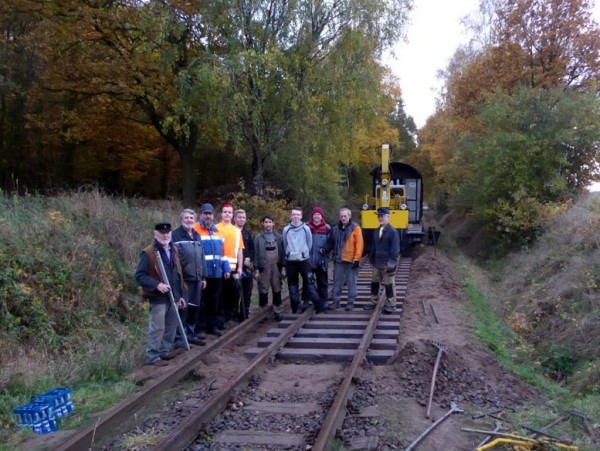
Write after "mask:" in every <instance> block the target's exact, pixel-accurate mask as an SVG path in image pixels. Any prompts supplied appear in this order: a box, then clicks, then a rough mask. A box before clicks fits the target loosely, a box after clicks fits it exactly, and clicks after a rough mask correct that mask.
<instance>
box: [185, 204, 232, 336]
mask: <svg viewBox="0 0 600 451" xmlns="http://www.w3.org/2000/svg"><path fill="white" fill-rule="evenodd" d="M200 212H201V218H200V220H199V221H198V222H196V224H194V230H195V231H196V232H198V234H199V235H200V239H201V240H202V246H203V249H204V260H205V262H206V289H205V291H204V293H203V295H202V302H201V303H200V313H199V315H198V322H197V323H196V334H197V335H198V337H199V338H206V334H211V335H214V336H216V337H220V336H221V335H223V334H222V333H221V331H220V330H219V329H218V327H217V326H218V319H217V308H218V306H219V301H220V297H221V282H222V280H227V279H229V277H230V276H231V267H230V266H229V261H228V260H227V257H226V256H225V255H224V253H223V241H224V239H223V235H221V234H220V233H219V230H218V229H217V226H216V225H215V219H214V214H215V209H214V207H213V206H212V205H211V204H203V205H202V207H201V209H200Z"/></svg>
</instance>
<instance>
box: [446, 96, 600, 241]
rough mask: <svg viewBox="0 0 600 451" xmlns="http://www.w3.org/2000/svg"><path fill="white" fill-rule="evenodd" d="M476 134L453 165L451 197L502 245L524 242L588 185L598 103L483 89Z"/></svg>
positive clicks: (599, 125) (599, 129)
mask: <svg viewBox="0 0 600 451" xmlns="http://www.w3.org/2000/svg"><path fill="white" fill-rule="evenodd" d="M477 120H478V122H479V124H480V128H479V131H478V132H475V133H471V134H469V136H468V137H466V138H465V139H463V140H462V141H461V142H460V143H459V152H457V154H456V158H455V160H454V161H453V162H452V164H451V167H456V168H457V170H458V171H459V172H460V173H461V174H463V175H464V177H462V179H461V182H460V184H459V187H458V192H457V203H458V204H459V205H460V206H461V207H464V208H466V209H468V210H470V211H472V212H473V213H474V214H475V215H476V216H477V217H479V218H480V219H481V220H482V222H483V224H484V225H485V226H486V227H488V229H489V230H490V232H491V233H492V234H494V235H495V236H496V237H497V238H498V241H499V242H500V243H502V244H503V245H504V246H505V247H508V248H509V247H511V246H513V245H518V244H528V243H530V242H531V241H532V239H533V238H534V237H535V235H536V233H537V231H538V230H539V229H540V226H541V221H543V220H544V219H545V218H547V217H548V216H549V214H548V213H549V211H551V210H553V209H554V206H555V205H557V204H559V203H560V202H562V201H564V200H566V199H568V198H569V197H571V194H572V193H576V192H578V191H579V190H581V189H582V188H583V187H585V186H587V185H588V184H589V183H590V181H591V178H592V176H593V170H594V162H595V161H596V160H597V158H598V156H599V155H600V154H599V152H600V148H599V143H598V139H597V137H598V136H600V101H598V99H597V98H596V96H595V95H593V94H579V93H575V92H572V91H564V90H560V89H554V90H551V91H545V90H538V89H531V88H520V89H518V90H516V91H515V92H514V93H513V94H512V95H508V94H505V93H502V92H501V91H497V92H496V93H494V94H492V95H489V96H488V97H487V98H486V101H485V102H484V103H483V104H482V106H481V109H480V113H479V114H478V115H477Z"/></svg>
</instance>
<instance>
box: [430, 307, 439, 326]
mask: <svg viewBox="0 0 600 451" xmlns="http://www.w3.org/2000/svg"><path fill="white" fill-rule="evenodd" d="M429 307H431V313H433V317H434V318H435V322H436V323H438V324H439V323H440V320H439V319H438V317H437V314H436V313H435V309H434V308H433V304H429Z"/></svg>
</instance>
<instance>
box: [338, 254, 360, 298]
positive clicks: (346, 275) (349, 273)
mask: <svg viewBox="0 0 600 451" xmlns="http://www.w3.org/2000/svg"><path fill="white" fill-rule="evenodd" d="M357 279H358V268H355V269H353V268H352V263H346V262H341V263H339V262H335V265H334V267H333V292H332V293H331V298H332V300H333V302H339V300H340V296H341V295H342V289H343V288H344V282H345V283H346V286H347V287H348V302H349V303H353V302H354V301H355V300H356V283H357Z"/></svg>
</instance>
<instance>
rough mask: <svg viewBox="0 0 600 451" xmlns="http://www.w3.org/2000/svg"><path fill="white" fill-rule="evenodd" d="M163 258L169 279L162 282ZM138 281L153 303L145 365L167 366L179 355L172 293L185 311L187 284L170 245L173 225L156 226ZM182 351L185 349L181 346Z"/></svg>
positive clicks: (144, 256) (139, 267) (146, 296)
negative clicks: (174, 346)
mask: <svg viewBox="0 0 600 451" xmlns="http://www.w3.org/2000/svg"><path fill="white" fill-rule="evenodd" d="M157 253H158V254H159V255H160V258H161V260H162V263H163V265H164V267H165V272H166V273H167V279H168V280H162V277H161V275H160V270H159V265H158V260H157V255H156V254H157ZM135 280H136V281H137V283H139V284H140V286H141V287H142V290H143V293H144V298H145V299H146V300H147V301H148V302H149V303H150V320H149V322H148V338H147V344H146V364H148V365H153V366H165V365H167V362H165V361H164V360H170V359H172V358H173V357H174V356H175V354H176V352H172V351H174V350H173V349H172V348H173V345H174V340H175V332H176V331H177V326H178V323H179V321H178V319H177V315H178V312H177V311H176V310H175V306H174V305H173V303H172V302H171V300H170V297H169V291H171V290H172V291H173V297H174V299H175V300H176V301H177V303H178V307H179V308H180V309H183V308H185V300H184V298H183V292H184V288H185V285H184V283H183V275H182V271H181V265H180V264H179V254H178V252H177V248H176V247H175V246H174V245H173V244H172V243H171V224H169V223H168V222H161V223H159V224H156V225H155V226H154V242H153V243H152V244H151V245H150V246H148V247H147V248H145V249H144V250H143V251H142V253H141V255H140V261H139V263H138V265H137V268H136V270H135ZM181 347H182V348H183V346H181Z"/></svg>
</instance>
